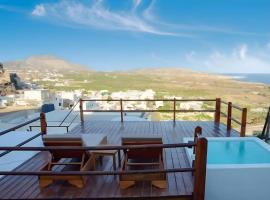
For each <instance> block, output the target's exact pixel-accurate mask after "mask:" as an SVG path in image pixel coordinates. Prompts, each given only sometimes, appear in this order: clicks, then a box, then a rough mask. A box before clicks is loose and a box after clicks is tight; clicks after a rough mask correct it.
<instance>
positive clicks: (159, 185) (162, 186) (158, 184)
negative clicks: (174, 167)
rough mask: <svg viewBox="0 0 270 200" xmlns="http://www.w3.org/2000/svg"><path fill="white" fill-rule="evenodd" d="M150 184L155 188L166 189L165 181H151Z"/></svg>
mask: <svg viewBox="0 0 270 200" xmlns="http://www.w3.org/2000/svg"><path fill="white" fill-rule="evenodd" d="M151 184H152V185H153V186H155V187H157V188H160V189H165V188H167V181H166V180H155V181H151Z"/></svg>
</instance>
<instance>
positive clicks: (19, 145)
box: [0, 133, 42, 158]
mask: <svg viewBox="0 0 270 200" xmlns="http://www.w3.org/2000/svg"><path fill="white" fill-rule="evenodd" d="M41 135H42V133H38V134H36V135H34V136H32V137H30V138H28V139H27V140H24V141H23V142H21V143H20V144H18V145H16V146H15V147H21V146H23V145H25V144H26V143H28V142H30V141H32V140H34V139H36V138H37V137H39V136H41ZM11 151H12V150H6V151H4V152H2V153H0V158H1V157H2V156H4V155H6V154H8V153H10V152H11Z"/></svg>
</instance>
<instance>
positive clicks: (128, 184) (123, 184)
mask: <svg viewBox="0 0 270 200" xmlns="http://www.w3.org/2000/svg"><path fill="white" fill-rule="evenodd" d="M133 185H135V181H120V189H123V190H124V189H126V188H129V187H131V186H133Z"/></svg>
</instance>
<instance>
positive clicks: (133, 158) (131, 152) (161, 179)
mask: <svg viewBox="0 0 270 200" xmlns="http://www.w3.org/2000/svg"><path fill="white" fill-rule="evenodd" d="M149 144H163V143H162V137H159V136H153V137H151V136H147V137H145V136H142V137H138V136H135V137H123V138H122V145H149ZM145 169H148V170H149V169H159V170H163V169H164V160H163V149H162V148H149V149H127V150H125V151H124V159H123V162H122V166H121V170H122V171H128V170H145ZM136 181H151V184H152V185H153V186H156V187H158V188H166V187H167V181H166V174H165V173H148V174H125V175H120V188H121V189H125V188H128V187H130V186H133V185H134V184H135V182H136Z"/></svg>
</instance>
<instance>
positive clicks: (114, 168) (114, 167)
mask: <svg viewBox="0 0 270 200" xmlns="http://www.w3.org/2000/svg"><path fill="white" fill-rule="evenodd" d="M112 158H113V170H114V171H115V170H116V162H115V155H113V156H112Z"/></svg>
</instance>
